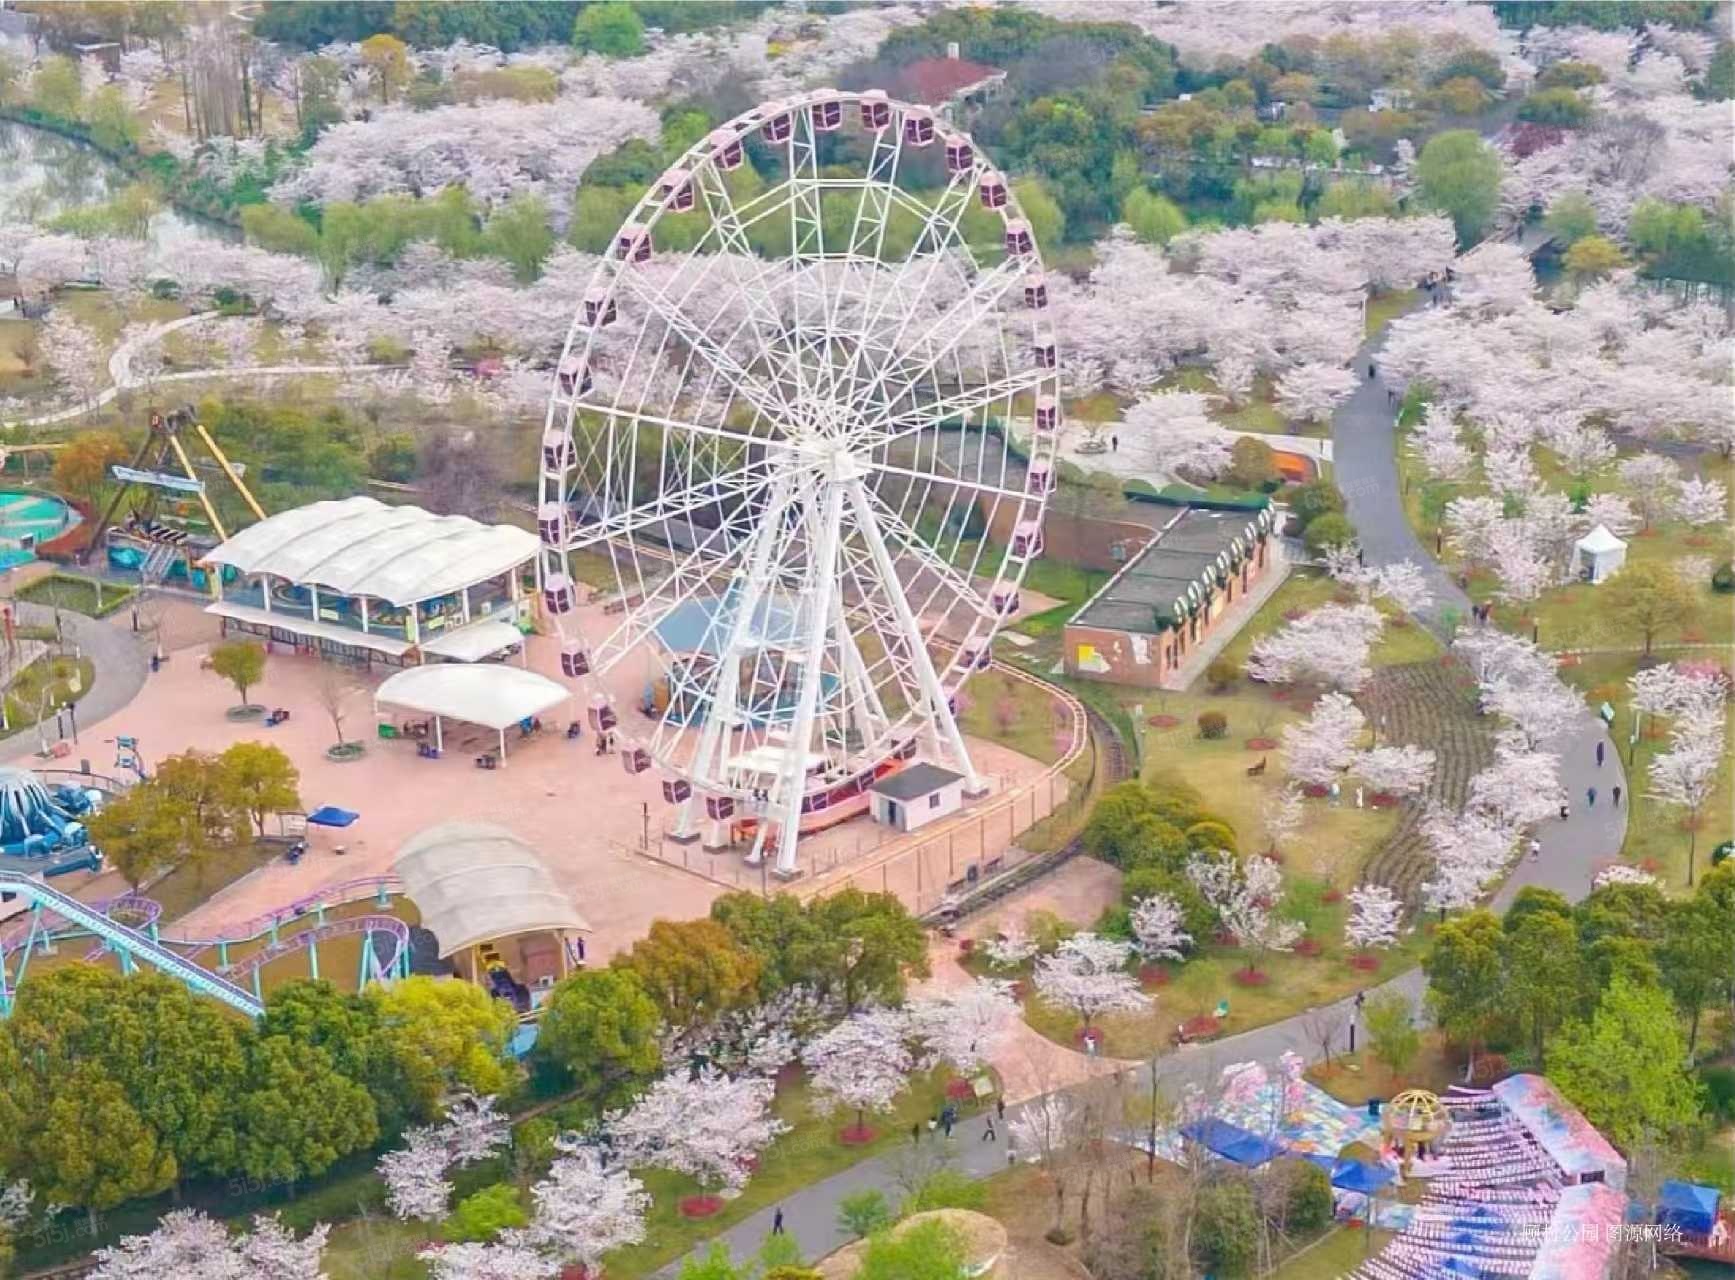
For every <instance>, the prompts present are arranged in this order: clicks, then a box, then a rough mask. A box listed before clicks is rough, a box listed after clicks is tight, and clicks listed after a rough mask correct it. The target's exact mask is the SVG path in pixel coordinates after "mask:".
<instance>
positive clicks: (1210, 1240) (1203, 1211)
mask: <svg viewBox="0 0 1735 1280" xmlns="http://www.w3.org/2000/svg"><path fill="white" fill-rule="evenodd" d="M1193 1214H1194V1216H1193V1256H1194V1260H1195V1261H1196V1262H1197V1263H1198V1265H1199V1266H1200V1267H1202V1268H1204V1269H1205V1270H1206V1271H1208V1272H1210V1273H1211V1274H1212V1275H1218V1276H1241V1275H1245V1274H1247V1272H1248V1271H1249V1270H1250V1269H1251V1268H1252V1266H1253V1262H1254V1259H1255V1257H1256V1255H1257V1253H1258V1249H1259V1209H1258V1205H1257V1204H1255V1203H1254V1200H1253V1188H1252V1187H1250V1186H1249V1185H1248V1184H1247V1181H1246V1179H1245V1178H1243V1177H1238V1176H1233V1175H1231V1176H1228V1177H1223V1178H1219V1179H1218V1180H1216V1181H1214V1182H1208V1183H1206V1184H1205V1185H1204V1186H1203V1187H1201V1188H1200V1189H1199V1195H1198V1199H1197V1201H1196V1202H1195V1204H1194V1210H1193Z"/></svg>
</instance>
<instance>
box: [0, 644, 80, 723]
mask: <svg viewBox="0 0 1735 1280" xmlns="http://www.w3.org/2000/svg"><path fill="white" fill-rule="evenodd" d="M95 683H96V665H95V664H94V663H93V662H91V660H90V659H89V658H73V657H57V656H56V655H54V654H52V653H48V654H43V655H42V656H41V657H40V658H38V659H37V660H36V661H35V662H33V663H31V664H30V665H29V666H28V667H26V668H25V669H24V670H23V671H22V672H20V673H19V676H18V678H17V679H16V680H14V681H13V682H12V684H11V686H10V687H9V688H8V689H7V690H6V723H7V726H8V727H7V728H5V729H3V730H0V738H9V737H11V736H12V735H13V734H17V733H34V732H35V731H36V722H37V720H36V717H37V712H38V711H41V712H42V718H43V719H44V720H47V721H52V720H53V719H54V713H55V712H56V711H58V710H59V709H60V708H61V707H64V706H65V705H66V704H67V703H69V702H75V701H77V699H79V698H82V697H83V696H84V695H85V694H87V693H89V692H90V687H91V685H93V684H95ZM75 685H76V687H77V690H78V692H77V693H76V694H75V693H74V692H73V689H74V686H75ZM44 693H46V694H47V695H48V701H47V703H46V704H44V702H43V695H44ZM53 736H54V735H53V734H52V733H50V734H49V737H50V739H52V738H53Z"/></svg>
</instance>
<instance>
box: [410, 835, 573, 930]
mask: <svg viewBox="0 0 1735 1280" xmlns="http://www.w3.org/2000/svg"><path fill="white" fill-rule="evenodd" d="M392 871H393V873H394V874H396V875H397V877H398V879H400V880H402V881H403V884H404V893H405V894H406V895H407V896H408V897H409V899H410V901H411V902H414V903H415V904H416V909H417V910H418V911H420V912H421V913H422V924H423V926H424V927H425V928H428V929H431V930H432V931H433V932H434V934H435V936H437V937H438V938H439V940H440V955H441V957H442V958H443V957H446V956H450V955H453V954H455V953H457V952H459V951H462V950H463V949H464V948H466V947H472V946H475V945H476V944H477V943H478V942H486V941H488V940H489V939H491V938H506V937H510V936H512V935H513V934H515V933H534V932H538V931H540V930H544V929H549V930H556V929H570V930H578V931H588V930H589V928H590V925H588V924H586V923H585V920H584V917H583V916H581V915H579V914H578V909H577V908H576V907H574V906H573V905H572V899H571V898H569V897H568V896H567V895H566V894H565V893H563V892H562V891H561V889H560V888H559V886H558V885H556V884H555V883H554V877H553V876H551V875H549V873H548V868H547V867H546V866H544V865H543V862H542V859H541V858H539V857H537V856H536V851H535V850H534V849H532V848H531V847H530V846H529V845H528V844H526V843H525V842H524V841H523V840H520V839H519V838H518V837H517V836H515V835H513V834H512V832H510V831H508V830H506V828H504V827H497V826H494V825H493V824H492V823H487V822H442V823H440V824H439V825H438V826H433V827H429V828H428V829H427V830H426V831H421V832H418V833H417V834H416V835H413V836H411V837H410V838H409V839H408V840H406V841H405V842H404V844H403V847H402V848H400V849H399V850H398V855H397V857H396V858H395V859H393V861H392Z"/></svg>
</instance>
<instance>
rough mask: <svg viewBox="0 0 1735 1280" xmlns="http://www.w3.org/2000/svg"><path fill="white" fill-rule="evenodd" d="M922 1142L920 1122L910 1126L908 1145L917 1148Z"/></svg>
mask: <svg viewBox="0 0 1735 1280" xmlns="http://www.w3.org/2000/svg"><path fill="white" fill-rule="evenodd" d="M921 1141H922V1122H921V1121H920V1120H918V1121H916V1122H915V1123H914V1124H913V1125H911V1126H910V1145H911V1146H918V1145H920V1143H921Z"/></svg>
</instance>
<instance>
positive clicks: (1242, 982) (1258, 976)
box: [1234, 969, 1271, 987]
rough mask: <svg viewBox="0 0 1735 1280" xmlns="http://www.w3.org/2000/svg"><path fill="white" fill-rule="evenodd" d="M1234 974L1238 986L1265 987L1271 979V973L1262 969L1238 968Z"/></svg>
mask: <svg viewBox="0 0 1735 1280" xmlns="http://www.w3.org/2000/svg"><path fill="white" fill-rule="evenodd" d="M1234 976H1235V985H1236V986H1238V987H1263V986H1265V985H1266V984H1267V983H1269V982H1270V981H1271V975H1270V974H1268V973H1266V972H1265V971H1264V970H1262V969H1237V970H1235V975H1234Z"/></svg>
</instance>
